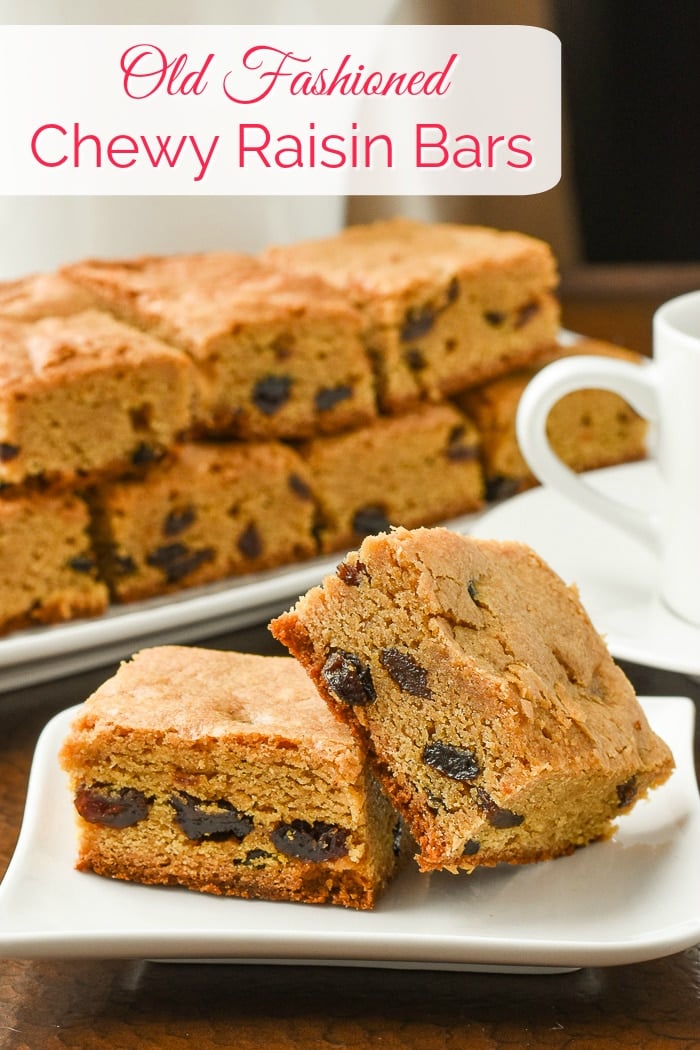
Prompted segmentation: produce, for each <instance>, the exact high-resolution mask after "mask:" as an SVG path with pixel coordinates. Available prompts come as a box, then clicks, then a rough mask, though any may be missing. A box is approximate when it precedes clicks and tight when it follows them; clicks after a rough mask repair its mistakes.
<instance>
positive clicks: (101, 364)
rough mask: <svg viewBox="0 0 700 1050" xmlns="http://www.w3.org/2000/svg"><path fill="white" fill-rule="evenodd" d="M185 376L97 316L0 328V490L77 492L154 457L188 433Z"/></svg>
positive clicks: (173, 357)
mask: <svg viewBox="0 0 700 1050" xmlns="http://www.w3.org/2000/svg"><path fill="white" fill-rule="evenodd" d="M191 368H192V366H191V364H190V362H189V360H188V358H187V357H186V356H185V354H182V353H180V352H179V351H177V350H175V349H173V348H172V347H169V346H166V345H165V344H164V343H162V342H160V341H159V340H156V339H153V338H151V337H150V336H147V335H144V334H143V333H142V332H138V331H136V330H135V329H133V328H130V327H128V326H127V325H124V324H120V323H119V322H118V321H115V320H114V318H112V317H110V316H109V315H108V314H103V313H100V312H99V311H97V310H85V311H83V312H81V313H76V314H72V315H69V316H64V317H46V318H43V319H41V320H38V321H35V322H33V323H27V324H23V323H20V322H12V321H3V320H0V481H1V482H5V483H19V482H23V481H25V480H26V479H28V478H30V477H37V476H40V477H41V478H42V479H44V480H45V481H50V482H54V481H60V482H61V483H64V482H67V481H68V482H74V481H76V480H77V481H78V482H84V481H85V480H86V479H88V478H90V477H92V476H93V475H95V474H100V473H105V472H109V471H114V470H118V469H123V468H124V467H126V466H129V465H130V464H131V463H136V462H140V461H143V460H145V459H148V458H154V457H156V456H158V455H159V454H161V453H162V451H163V450H164V449H165V448H167V446H168V445H169V444H171V442H172V441H174V440H175V438H176V436H177V434H178V433H179V432H180V431H182V430H185V429H186V428H187V427H188V426H189V425H190V407H191V401H192V390H193V387H192V370H191Z"/></svg>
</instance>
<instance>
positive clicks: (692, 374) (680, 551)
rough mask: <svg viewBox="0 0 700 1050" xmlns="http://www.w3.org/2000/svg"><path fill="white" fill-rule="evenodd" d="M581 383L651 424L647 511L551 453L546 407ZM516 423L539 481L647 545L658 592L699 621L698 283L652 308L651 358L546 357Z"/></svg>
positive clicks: (581, 386)
mask: <svg viewBox="0 0 700 1050" xmlns="http://www.w3.org/2000/svg"><path fill="white" fill-rule="evenodd" d="M584 388H598V389H603V390H611V391H613V392H614V393H616V394H619V395H620V396H621V397H623V398H624V399H625V400H626V401H627V402H628V403H629V404H630V405H631V406H632V407H633V408H635V409H636V410H637V412H639V414H640V415H642V416H644V417H645V418H646V419H648V420H650V421H652V422H653V423H654V424H655V441H654V446H655V447H654V457H655V459H656V460H657V463H658V466H659V471H660V474H661V479H662V493H663V498H662V500H661V504H660V506H658V507H655V508H654V509H653V511H652V512H651V513H646V512H642V511H639V510H637V509H634V508H632V507H629V506H626V505H625V504H623V503H620V502H618V501H616V500H614V499H611V498H610V497H608V496H606V495H603V494H602V493H601V492H599V491H597V490H596V489H594V488H593V487H592V486H591V485H590V484H588V483H587V482H586V481H585V478H584V477H582V476H581V475H578V474H575V473H574V472H573V471H571V470H570V469H569V468H568V467H567V466H565V465H564V464H563V463H562V461H561V460H560V459H559V458H558V457H557V456H556V455H555V453H554V452H553V451H552V448H551V446H550V444H549V441H548V440H547V429H546V428H547V416H548V415H549V412H550V410H551V408H552V406H553V405H554V404H556V402H557V401H559V399H560V398H562V397H564V395H565V394H568V393H571V392H572V391H574V390H581V389H584ZM516 427H517V435H518V442H519V444H520V448H521V451H522V453H523V455H524V457H525V459H526V460H527V462H528V463H529V465H530V468H531V470H532V471H533V473H534V474H535V475H536V476H537V477H538V478H539V480H540V481H542V482H543V483H545V484H547V485H550V486H551V487H552V488H554V489H558V490H559V491H560V492H561V493H563V494H564V495H566V496H567V497H569V498H570V499H572V500H575V501H576V502H577V503H579V504H580V505H582V506H583V507H585V508H586V509H587V510H589V511H592V512H594V513H596V514H598V515H600V516H601V517H603V518H606V519H607V520H608V521H611V522H614V523H615V524H617V525H619V526H621V527H622V528H624V529H626V530H627V531H628V532H630V533H631V534H632V535H634V536H636V537H637V538H638V539H640V540H642V541H643V542H644V543H645V544H647V546H650V547H651V548H652V549H653V551H654V552H655V554H657V556H658V558H659V559H660V563H661V571H660V573H659V585H660V597H661V598H662V599H663V601H664V603H665V604H666V605H667V606H668V608H669V609H671V611H672V612H674V613H675V614H676V615H678V616H680V617H682V618H683V619H685V620H687V621H689V622H690V623H692V624H700V291H698V292H690V293H689V294H688V295H681V296H679V297H678V298H677V299H672V300H671V301H670V302H668V303H665V304H664V305H663V306H661V307H660V308H659V309H658V310H657V311H656V314H655V315H654V356H653V359H652V360H651V361H650V362H648V363H646V364H643V365H641V366H639V365H634V364H628V363H627V362H624V361H618V360H615V359H611V358H606V357H588V356H585V357H584V356H581V357H570V358H564V359H562V360H560V361H556V362H554V363H553V364H551V365H548V366H547V367H546V368H544V369H543V370H542V371H541V372H539V373H538V374H537V375H536V376H535V377H534V379H533V380H532V381H531V382H530V383H529V384H528V386H527V387H526V389H525V391H524V393H523V396H522V398H521V400H520V404H519V406H518V414H517V420H516ZM592 557H595V551H593V552H592Z"/></svg>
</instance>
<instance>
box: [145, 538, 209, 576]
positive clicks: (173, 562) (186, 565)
mask: <svg viewBox="0 0 700 1050" xmlns="http://www.w3.org/2000/svg"><path fill="white" fill-rule="evenodd" d="M213 558H214V550H213V549H212V548H211V547H201V548H200V549H199V550H192V548H191V547H187V546H185V544H184V543H167V544H166V545H165V546H164V547H157V548H156V549H155V550H154V551H151V553H150V554H148V555H147V557H146V562H147V564H148V565H152V566H153V567H154V568H155V569H160V571H161V572H163V573H164V574H165V578H166V581H167V582H168V583H177V582H178V581H179V580H182V579H184V577H185V576H188V575H189V574H190V573H191V572H194V571H195V569H198V568H199V567H200V565H204V564H205V562H208V561H212V559H213Z"/></svg>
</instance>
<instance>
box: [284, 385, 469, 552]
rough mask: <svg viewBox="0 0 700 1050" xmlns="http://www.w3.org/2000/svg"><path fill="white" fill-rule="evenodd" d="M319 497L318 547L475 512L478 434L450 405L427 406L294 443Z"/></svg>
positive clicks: (345, 545) (355, 541)
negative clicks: (348, 429) (367, 424)
mask: <svg viewBox="0 0 700 1050" xmlns="http://www.w3.org/2000/svg"><path fill="white" fill-rule="evenodd" d="M300 453H301V456H302V458H303V459H304V461H305V463H306V465H307V467H308V469H309V472H310V474H311V476H312V478H313V483H314V491H315V493H316V496H317V499H318V503H319V508H320V511H319V530H318V531H319V536H320V541H321V549H322V550H323V551H334V550H340V549H341V548H342V549H345V550H347V549H348V548H350V547H354V546H356V545H357V544H358V543H359V542H360V541H361V540H362V539H363V538H364V537H365V536H366V535H368V534H371V533H375V532H384V531H386V530H388V529H389V528H390V527H391V526H392V525H404V526H406V527H409V528H412V527H414V526H416V525H428V524H433V523H434V522H438V521H446V520H448V519H449V518H453V517H456V516H457V515H460V514H468V513H471V512H473V511H477V510H479V509H480V508H481V507H482V505H483V495H484V482H483V473H482V467H481V460H480V444H479V436H478V433H477V431H476V428H475V427H474V425H473V424H472V423H471V422H470V421H469V420H468V419H467V418H465V416H464V415H462V414H460V413H459V412H458V411H456V409H454V408H453V407H452V406H450V405H429V406H424V407H422V408H419V409H417V410H415V411H413V412H408V413H406V414H405V415H401V416H395V417H387V418H382V419H379V420H377V421H376V422H375V423H372V424H370V425H369V426H366V427H362V428H360V429H359V430H353V431H349V432H348V433H345V434H335V435H332V436H329V437H320V438H316V439H315V440H313V441H310V442H307V443H306V444H304V445H302V446H301V448H300Z"/></svg>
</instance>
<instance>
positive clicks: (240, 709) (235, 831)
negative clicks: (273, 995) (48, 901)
mask: <svg viewBox="0 0 700 1050" xmlns="http://www.w3.org/2000/svg"><path fill="white" fill-rule="evenodd" d="M61 763H62V765H63V768H64V769H65V770H66V771H67V772H68V774H69V779H70V785H71V790H72V792H73V796H74V801H75V807H76V810H77V823H78V838H79V856H78V862H77V866H78V868H80V869H81V870H84V871H94V872H96V873H97V874H99V875H107V876H110V877H111V878H117V879H125V880H129V881H135V882H142V883H151V884H164V885H170V884H172V885H175V884H177V885H181V886H185V887H188V888H189V889H193V890H200V891H203V892H208V893H215V894H227V895H231V896H237V897H258V898H265V899H270V900H288V901H301V902H305V903H332V904H340V905H345V906H346V907H352V908H371V907H373V905H374V903H375V902H376V900H377V898H378V896H379V894H380V893H381V891H382V890H383V888H384V886H385V885H386V883H387V882H388V881H389V879H390V878H391V875H392V874H393V871H394V868H395V865H396V862H397V856H396V852H397V851H396V849H395V838H396V827H397V815H396V813H395V812H394V811H393V809H392V808H391V806H390V805H389V803H388V802H387V800H386V798H385V797H384V795H383V794H382V792H381V791H380V789H379V787H378V785H377V782H376V780H375V779H374V777H373V776H372V774H371V772H370V771H369V768H368V765H367V762H366V755H365V750H364V748H363V747H362V745H360V744H359V743H358V742H357V740H356V739H355V738H354V736H353V734H352V733H351V732H350V731H349V730H348V728H347V727H346V726H344V725H343V724H342V723H341V722H339V721H338V720H337V719H335V718H334V717H333V716H332V714H331V713H330V711H329V710H328V708H327V706H326V704H325V703H324V702H323V700H322V699H321V698H320V697H319V695H318V693H317V692H316V689H315V688H314V685H313V683H312V682H311V681H310V680H309V678H308V677H307V675H306V674H305V673H304V671H303V670H302V668H301V667H300V666H299V665H298V664H297V663H296V662H295V661H294V660H291V659H289V658H288V657H264V656H253V655H248V654H244V653H234V652H217V651H212V650H206V649H196V648H187V647H184V646H162V647H158V648H154V649H147V650H144V651H142V652H141V653H138V654H137V655H136V656H135V657H134V658H133V659H132V660H130V661H129V662H128V663H125V664H123V665H122V666H121V668H120V669H119V671H118V672H117V673H116V675H114V677H112V678H110V679H109V680H108V681H107V682H105V683H104V684H103V685H102V686H100V688H99V689H98V690H97V691H96V692H95V693H94V694H93V695H92V696H91V697H90V698H89V699H88V700H87V701H86V702H85V703H84V704H83V705H82V707H81V708H80V711H79V713H78V715H77V717H76V718H75V720H74V722H73V725H72V727H71V730H70V733H69V735H68V737H67V739H66V741H65V743H64V745H63V748H62V751H61Z"/></svg>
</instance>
